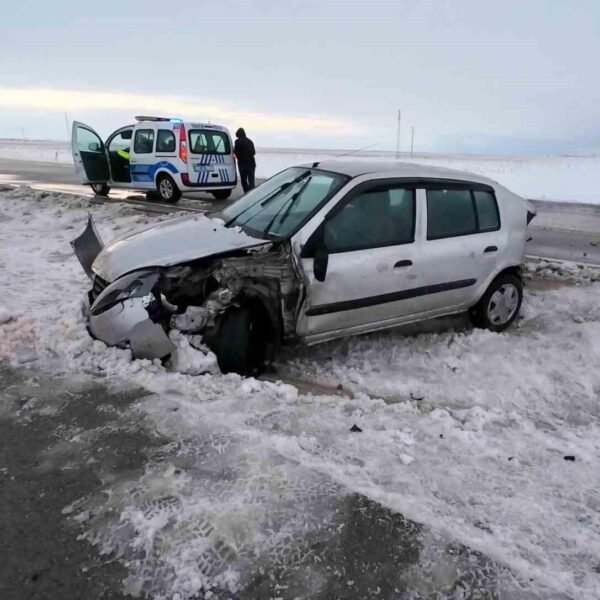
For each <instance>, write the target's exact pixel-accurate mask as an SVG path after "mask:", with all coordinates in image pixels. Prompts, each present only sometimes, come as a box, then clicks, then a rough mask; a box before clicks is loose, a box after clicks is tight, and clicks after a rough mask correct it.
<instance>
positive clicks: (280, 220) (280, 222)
mask: <svg viewBox="0 0 600 600" xmlns="http://www.w3.org/2000/svg"><path fill="white" fill-rule="evenodd" d="M311 179H312V176H311V177H309V178H308V179H307V180H306V181H305V182H304V183H303V184H302V187H301V188H300V189H299V190H298V191H297V192H296V193H295V194H294V195H293V196H292V199H291V201H290V203H289V204H288V205H287V208H286V209H285V212H284V213H283V214H282V215H281V219H279V227H281V226H282V225H283V223H284V222H285V220H286V219H287V218H288V215H289V214H290V211H291V210H292V207H293V206H294V204H296V202H297V201H298V198H300V196H302V194H303V192H304V190H305V189H306V186H307V185H308V184H309V183H310V182H311ZM281 208H283V206H282V207H281ZM279 212H281V210H280V211H279ZM275 216H277V215H275ZM274 221H275V219H273V222H274ZM271 225H272V223H269V227H267V229H266V230H265V231H266V232H267V233H268V232H269V229H271Z"/></svg>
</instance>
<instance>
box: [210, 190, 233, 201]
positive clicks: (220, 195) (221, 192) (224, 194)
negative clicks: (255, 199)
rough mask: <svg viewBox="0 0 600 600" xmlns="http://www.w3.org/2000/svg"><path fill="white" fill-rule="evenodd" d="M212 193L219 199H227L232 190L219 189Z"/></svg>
mask: <svg viewBox="0 0 600 600" xmlns="http://www.w3.org/2000/svg"><path fill="white" fill-rule="evenodd" d="M211 193H212V195H213V196H214V197H215V199H217V200H227V198H229V196H231V190H217V191H215V192H211Z"/></svg>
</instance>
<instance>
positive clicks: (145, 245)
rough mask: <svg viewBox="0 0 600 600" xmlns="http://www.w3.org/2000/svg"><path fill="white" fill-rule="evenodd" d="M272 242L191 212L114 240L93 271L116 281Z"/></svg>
mask: <svg viewBox="0 0 600 600" xmlns="http://www.w3.org/2000/svg"><path fill="white" fill-rule="evenodd" d="M269 243H270V242H268V241H265V240H261V239H259V238H254V237H251V236H249V235H247V234H246V233H244V232H243V231H241V229H239V228H237V227H236V228H229V227H225V226H224V223H223V221H221V220H220V219H209V218H208V217H206V216H204V215H190V216H185V217H181V218H178V219H172V220H170V221H164V222H163V223H159V224H158V225H152V226H150V227H147V228H145V229H142V230H141V231H136V232H134V233H130V234H128V235H125V236H123V237H121V238H118V239H116V240H114V241H112V242H111V243H109V244H107V245H106V246H105V247H104V248H103V250H102V251H101V252H100V254H98V256H97V257H96V260H95V261H94V264H93V265H92V270H93V271H94V273H96V275H99V276H100V277H102V279H104V280H105V281H108V282H112V281H114V280H115V279H116V278H117V277H120V276H121V275H124V274H125V273H129V272H131V271H135V270H136V269H142V268H145V267H168V266H172V265H176V264H179V263H183V262H188V261H191V260H195V259H198V258H204V257H208V256H214V255H216V254H222V253H224V252H230V251H232V250H233V251H235V250H243V249H245V248H252V247H256V246H264V245H267V244H269Z"/></svg>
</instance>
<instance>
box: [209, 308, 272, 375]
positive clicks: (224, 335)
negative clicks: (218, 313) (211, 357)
mask: <svg viewBox="0 0 600 600" xmlns="http://www.w3.org/2000/svg"><path fill="white" fill-rule="evenodd" d="M267 333H268V332H267V331H266V330H265V328H264V327H261V322H260V319H259V318H258V316H257V314H256V313H255V312H254V311H253V310H252V309H251V308H249V307H241V308H232V309H230V310H228V311H227V312H226V313H225V314H224V315H223V318H222V319H221V322H220V323H219V329H218V331H217V335H216V338H215V341H214V343H213V344H212V346H213V348H212V349H213V351H214V353H215V354H216V355H217V361H218V363H219V368H220V369H221V371H222V372H223V373H238V374H239V375H243V376H252V375H254V376H257V375H260V374H261V373H262V372H263V371H264V370H265V366H266V354H267V339H266V338H267Z"/></svg>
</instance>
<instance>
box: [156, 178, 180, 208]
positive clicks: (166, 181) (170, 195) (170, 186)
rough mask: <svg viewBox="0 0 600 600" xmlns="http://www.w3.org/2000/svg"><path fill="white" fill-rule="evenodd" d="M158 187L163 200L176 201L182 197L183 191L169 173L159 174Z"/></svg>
mask: <svg viewBox="0 0 600 600" xmlns="http://www.w3.org/2000/svg"><path fill="white" fill-rule="evenodd" d="M156 189H157V190H158V195H159V196H160V199H161V200H162V201H163V202H169V203H174V202H177V200H179V198H181V191H180V190H179V188H178V187H177V184H176V183H175V182H174V181H173V178H172V177H171V176H169V175H159V177H158V179H157V180H156Z"/></svg>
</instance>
